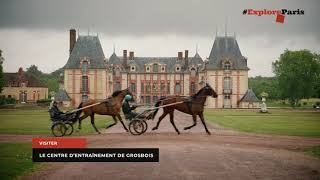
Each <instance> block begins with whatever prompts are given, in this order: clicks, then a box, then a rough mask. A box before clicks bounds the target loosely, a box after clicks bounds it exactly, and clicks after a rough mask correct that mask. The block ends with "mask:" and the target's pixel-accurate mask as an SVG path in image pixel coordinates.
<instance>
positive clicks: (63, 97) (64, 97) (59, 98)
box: [54, 89, 71, 102]
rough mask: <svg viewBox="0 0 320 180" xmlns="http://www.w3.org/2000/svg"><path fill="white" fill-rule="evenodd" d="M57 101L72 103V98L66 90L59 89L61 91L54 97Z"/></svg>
mask: <svg viewBox="0 0 320 180" xmlns="http://www.w3.org/2000/svg"><path fill="white" fill-rule="evenodd" d="M54 100H55V101H59V102H61V101H71V98H70V96H69V95H68V93H67V91H66V90H64V89H59V91H58V92H57V93H56V95H55V96H54Z"/></svg>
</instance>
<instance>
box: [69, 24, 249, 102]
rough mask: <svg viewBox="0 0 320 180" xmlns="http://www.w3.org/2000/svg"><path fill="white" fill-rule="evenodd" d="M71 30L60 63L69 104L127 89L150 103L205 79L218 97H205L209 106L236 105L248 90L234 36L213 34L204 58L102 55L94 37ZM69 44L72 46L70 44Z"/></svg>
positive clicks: (189, 89) (243, 60)
mask: <svg viewBox="0 0 320 180" xmlns="http://www.w3.org/2000/svg"><path fill="white" fill-rule="evenodd" d="M73 33H75V31H74V30H72V31H70V43H71V44H70V48H73V49H70V57H69V59H68V62H67V64H66V65H65V66H64V87H65V88H64V89H65V90H66V91H67V93H68V95H69V97H70V98H71V105H72V106H78V104H79V103H80V102H81V101H85V100H87V99H105V98H106V97H108V96H110V95H111V94H112V92H114V91H116V90H120V89H125V88H128V87H129V88H130V90H131V91H132V92H133V94H134V96H135V99H136V100H137V101H138V102H140V103H146V104H152V103H155V102H156V101H157V100H158V99H159V98H161V97H162V96H168V95H182V96H189V95H192V94H194V93H196V92H197V91H198V90H199V89H200V88H201V87H203V86H204V85H205V83H209V84H210V85H211V86H212V87H213V88H214V89H215V91H216V92H217V93H218V98H216V99H213V98H211V97H210V98H208V100H207V102H206V103H207V106H206V107H208V108H241V107H247V106H245V105H241V106H240V103H241V99H242V98H243V96H244V95H245V94H246V92H247V90H248V71H249V68H248V67H247V59H246V58H244V57H243V56H242V55H241V52H240V49H239V46H238V43H237V41H236V39H235V37H230V36H225V37H216V39H215V41H214V44H213V47H212V50H211V53H210V56H209V58H208V59H206V60H203V59H202V58H201V57H200V55H199V54H198V53H196V54H195V55H194V56H193V57H189V52H188V50H185V52H184V53H183V52H178V56H175V57H135V55H134V52H129V56H128V55H127V54H128V53H127V50H124V51H123V55H122V56H117V55H116V53H115V52H114V53H113V54H112V55H111V56H110V58H108V59H107V58H105V57H104V53H103V51H102V48H101V44H100V41H99V38H98V36H79V37H78V39H77V40H75V39H74V38H76V36H75V35H74V34H73ZM72 43H74V44H72Z"/></svg>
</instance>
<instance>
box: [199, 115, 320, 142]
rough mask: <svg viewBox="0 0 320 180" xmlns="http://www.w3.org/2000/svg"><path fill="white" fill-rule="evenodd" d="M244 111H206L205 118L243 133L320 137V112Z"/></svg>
mask: <svg viewBox="0 0 320 180" xmlns="http://www.w3.org/2000/svg"><path fill="white" fill-rule="evenodd" d="M257 111H258V110H255V111H252V110H251V111H249V110H248V111H244V110H206V111H205V118H206V120H207V121H212V122H214V123H217V124H219V125H221V126H224V127H226V128H230V129H234V130H237V131H242V132H250V133H263V134H279V135H293V136H320V112H319V111H318V112H316V111H314V112H303V111H300V112H294V111H291V112H290V111H280V110H276V111H275V110H271V112H270V113H269V114H261V113H259V112H257Z"/></svg>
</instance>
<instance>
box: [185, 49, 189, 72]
mask: <svg viewBox="0 0 320 180" xmlns="http://www.w3.org/2000/svg"><path fill="white" fill-rule="evenodd" d="M188 53H189V51H188V50H185V51H184V56H185V57H184V65H185V67H186V68H187V67H188V66H189V59H188Z"/></svg>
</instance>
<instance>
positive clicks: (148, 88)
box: [146, 83, 151, 93]
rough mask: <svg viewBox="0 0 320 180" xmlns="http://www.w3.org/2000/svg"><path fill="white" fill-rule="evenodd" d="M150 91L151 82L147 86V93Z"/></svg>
mask: <svg viewBox="0 0 320 180" xmlns="http://www.w3.org/2000/svg"><path fill="white" fill-rule="evenodd" d="M150 91H151V85H150V83H148V84H147V86H146V93H150Z"/></svg>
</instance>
